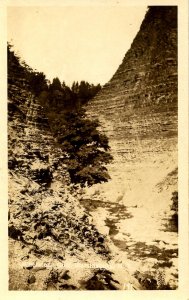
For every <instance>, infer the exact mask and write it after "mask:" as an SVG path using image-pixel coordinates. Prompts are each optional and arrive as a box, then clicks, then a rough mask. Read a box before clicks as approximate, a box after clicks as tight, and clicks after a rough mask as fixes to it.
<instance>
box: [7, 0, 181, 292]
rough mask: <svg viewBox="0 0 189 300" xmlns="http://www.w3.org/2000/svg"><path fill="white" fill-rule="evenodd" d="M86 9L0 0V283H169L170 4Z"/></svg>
mask: <svg viewBox="0 0 189 300" xmlns="http://www.w3.org/2000/svg"><path fill="white" fill-rule="evenodd" d="M65 2H66V1H65ZM96 2H97V3H98V1H96ZM47 3H48V1H47ZM62 3H64V1H62ZM66 3H67V2H66ZM94 3H95V1H94ZM97 3H96V5H93V4H92V2H91V4H88V5H77V4H76V5H71V4H70V5H68V4H66V5H60V6H58V5H57V6H56V5H49V6H48V5H46V6H45V4H44V5H43V6H42V5H41V6H37V5H36V6H31V5H30V6H24V5H23V6H16V5H15V6H14V5H11V6H8V7H7V93H8V113H7V114H8V117H7V118H8V136H7V138H8V276H9V278H8V282H9V283H8V286H9V291H66V290H75V291H87V290H93V291H94V290H96V291H99V290H106V291H110V290H127V291H128V290H129V291H134V290H177V289H178V288H179V268H178V259H179V257H178V249H179V245H178V237H179V230H178V227H179V226H178V223H179V222H180V219H179V214H178V202H179V193H178V6H177V5H161V6H160V5H140V6H139V5H138V6H129V5H118V4H117V5H116V3H115V5H108V1H107V3H106V4H105V5H97ZM141 4H142V3H141Z"/></svg>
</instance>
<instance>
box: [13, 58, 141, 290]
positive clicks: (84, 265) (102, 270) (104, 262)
mask: <svg viewBox="0 0 189 300" xmlns="http://www.w3.org/2000/svg"><path fill="white" fill-rule="evenodd" d="M21 70H22V69H21ZM21 70H20V65H19V64H18V63H14V62H12V61H11V62H9V78H8V83H9V85H8V151H9V153H8V158H9V160H8V164H9V289H10V290H70V289H71V290H81V289H82V290H86V289H87V290H91V289H102V290H106V289H122V286H123V280H124V282H125V278H126V279H127V281H128V282H129V283H131V284H132V285H133V286H135V288H137V289H138V288H140V285H139V284H138V283H137V281H136V280H135V279H134V278H131V276H130V275H129V273H128V271H127V268H126V267H125V266H124V267H122V266H121V268H122V272H121V276H120V275H119V273H120V272H119V269H120V267H119V266H118V267H117V270H114V269H115V268H113V270H112V267H111V265H108V263H109V261H111V259H112V255H111V253H110V250H109V248H108V246H107V245H108V237H106V236H105V235H103V234H101V233H100V232H99V230H97V228H96V226H95V225H94V223H93V220H92V217H91V216H90V214H89V213H87V212H86V211H85V210H84V208H83V207H82V206H81V205H80V203H79V201H78V198H79V191H77V190H76V189H75V188H74V186H73V185H71V184H70V178H69V175H68V172H67V170H66V166H65V165H64V156H65V155H64V153H63V152H62V151H61V149H60V148H59V146H58V145H57V143H56V141H55V140H54V138H53V137H52V134H51V132H50V128H49V125H48V120H47V118H46V116H45V114H44V111H43V108H42V107H41V105H40V104H39V102H38V99H36V98H35V97H34V96H33V95H32V93H31V92H30V91H29V86H28V83H27V80H26V79H25V75H24V72H21ZM22 71H23V70H22ZM115 273H116V274H115Z"/></svg>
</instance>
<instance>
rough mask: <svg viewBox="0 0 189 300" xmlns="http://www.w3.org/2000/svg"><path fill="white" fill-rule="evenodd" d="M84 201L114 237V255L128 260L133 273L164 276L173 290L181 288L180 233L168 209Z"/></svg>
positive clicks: (101, 229)
mask: <svg viewBox="0 0 189 300" xmlns="http://www.w3.org/2000/svg"><path fill="white" fill-rule="evenodd" d="M81 204H82V205H83V206H84V207H85V209H86V210H87V212H89V213H90V214H91V216H92V217H93V220H94V222H95V223H96V226H97V227H98V229H99V230H100V231H101V232H102V233H104V234H105V235H107V236H108V238H109V239H110V240H111V242H112V244H113V245H114V247H113V248H112V249H111V250H112V251H113V253H114V258H115V259H117V258H119V261H122V262H123V263H125V264H126V265H127V266H128V270H129V272H130V273H131V274H133V275H134V276H135V277H136V278H139V277H140V276H147V277H150V276H151V277H153V278H161V280H162V282H163V283H164V284H165V285H167V284H168V285H170V287H171V289H175V288H177V283H178V266H177V263H178V258H177V257H178V245H177V232H175V229H174V228H173V227H171V226H170V217H169V214H168V212H165V211H161V212H154V213H150V212H149V210H148V209H146V207H145V206H138V205H134V206H126V205H124V204H120V203H117V202H105V201H103V200H95V199H86V198H85V199H83V200H81ZM158 280H159V279H158ZM152 288H153V287H152Z"/></svg>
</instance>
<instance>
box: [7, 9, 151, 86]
mask: <svg viewBox="0 0 189 300" xmlns="http://www.w3.org/2000/svg"><path fill="white" fill-rule="evenodd" d="M146 11H147V7H146V6H145V7H144V6H138V7H136V6H135V7H132V6H128V7H127V6H108V5H105V6H60V7H58V6H51V7H48V6H46V7H45V6H44V7H34V6H33V7H31V6H30V7H9V8H8V10H7V18H8V41H9V42H11V43H12V44H13V45H14V49H15V50H16V51H17V52H18V53H19V55H20V56H21V58H22V59H23V60H25V62H26V63H27V64H28V65H29V66H31V67H32V68H33V69H36V70H37V71H40V72H44V73H45V75H46V77H47V79H50V80H52V78H54V77H59V79H60V80H61V82H62V81H65V82H66V83H67V84H69V85H70V84H72V82H73V81H81V80H86V81H88V82H90V83H94V84H96V83H101V84H105V83H106V82H108V81H109V80H110V79H111V77H112V76H113V74H114V73H115V71H116V70H117V68H118V66H119V65H120V64H121V62H122V60H123V57H124V55H125V53H126V52H127V50H128V49H129V48H130V46H131V43H132V41H133V39H134V37H135V36H136V34H137V32H138V31H139V28H140V25H141V23H142V20H143V19H144V15H145V13H146Z"/></svg>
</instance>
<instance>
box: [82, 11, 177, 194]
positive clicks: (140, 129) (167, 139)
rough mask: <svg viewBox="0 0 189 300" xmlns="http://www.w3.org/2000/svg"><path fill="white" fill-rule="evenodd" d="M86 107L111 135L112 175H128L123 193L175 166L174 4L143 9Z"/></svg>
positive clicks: (175, 59) (165, 173)
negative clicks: (116, 62) (137, 27)
mask: <svg viewBox="0 0 189 300" xmlns="http://www.w3.org/2000/svg"><path fill="white" fill-rule="evenodd" d="M87 109H88V114H89V115H90V116H92V117H98V118H99V119H100V121H101V124H102V130H103V131H105V133H106V134H107V135H108V137H109V139H110V145H111V147H112V153H113V154H114V161H115V163H114V166H112V169H111V170H112V171H111V175H112V177H114V175H115V174H116V172H117V171H118V173H120V172H125V173H127V176H126V177H127V178H126V182H125V185H126V188H127V191H126V194H127V192H128V190H131V189H132V190H133V189H134V190H135V192H134V193H135V194H136V193H137V191H136V184H138V183H139V181H141V175H142V176H143V177H146V178H145V180H146V182H142V185H143V188H142V190H143V189H144V187H145V186H146V185H148V179H149V181H150V180H152V178H153V179H154V182H153V183H152V184H151V183H150V182H149V185H150V187H152V186H153V187H154V186H155V185H156V184H158V182H159V181H161V180H162V179H163V177H165V176H166V175H167V174H168V173H169V172H171V171H172V170H174V169H176V166H177V8H176V7H174V6H172V7H171V6H162V7H150V8H149V9H148V11H147V13H146V16H145V19H144V21H143V22H142V25H141V27H140V30H139V32H138V34H137V36H136V37H135V39H134V41H133V43H132V45H131V48H130V49H129V51H128V52H127V53H126V55H125V57H124V59H123V62H122V63H121V65H120V66H119V68H118V70H117V71H116V73H115V74H114V76H113V77H112V79H111V80H110V81H109V82H108V83H107V84H105V86H104V87H103V89H102V90H101V91H100V92H99V93H98V95H97V96H96V97H95V98H94V99H92V100H91V101H90V103H89V105H88V107H87ZM120 164H121V165H122V167H121V168H119V166H120ZM123 164H124V165H123ZM124 166H125V168H124ZM135 171H136V172H135ZM133 172H135V178H132V176H131V175H132V174H133ZM138 172H139V173H140V174H138ZM141 172H143V174H141ZM116 176H118V175H116ZM142 185H141V187H142ZM149 185H148V189H149ZM174 188H176V186H174ZM174 188H173V189H174ZM142 190H141V191H142ZM128 196H129V195H128ZM133 196H134V195H133ZM127 199H128V197H127Z"/></svg>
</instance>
